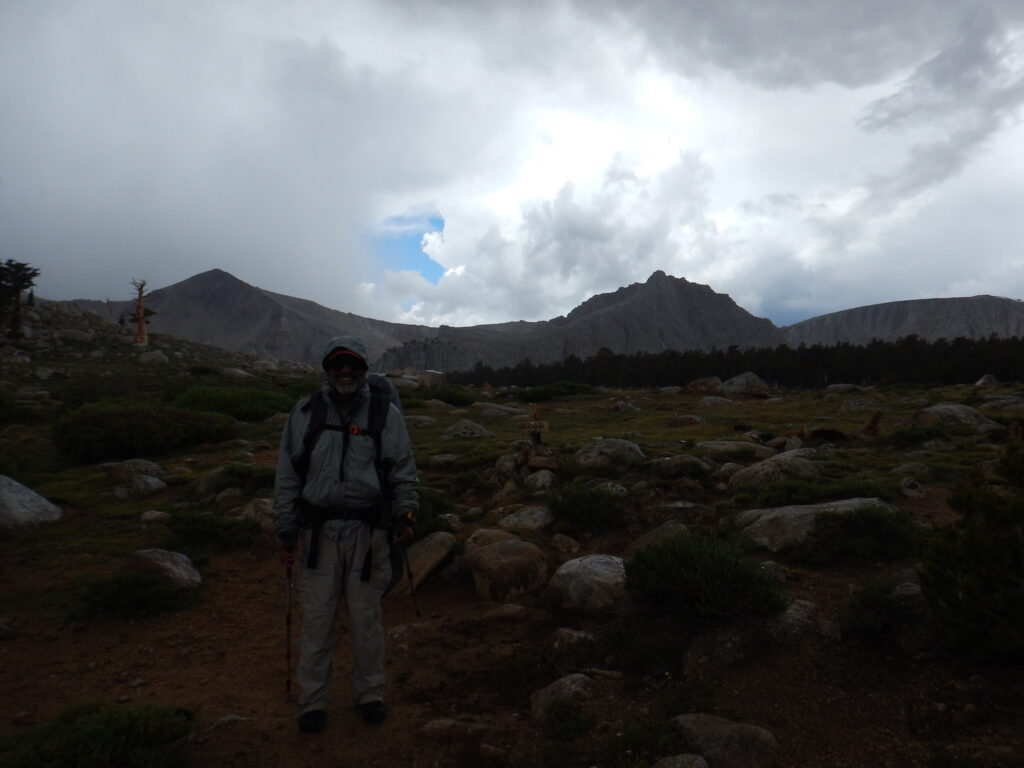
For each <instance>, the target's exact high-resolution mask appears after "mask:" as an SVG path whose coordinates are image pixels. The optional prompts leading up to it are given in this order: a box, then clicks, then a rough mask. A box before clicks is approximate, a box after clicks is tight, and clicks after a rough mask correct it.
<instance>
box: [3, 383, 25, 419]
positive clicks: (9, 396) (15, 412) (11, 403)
mask: <svg viewBox="0 0 1024 768" xmlns="http://www.w3.org/2000/svg"><path fill="white" fill-rule="evenodd" d="M23 415H24V414H23V412H22V409H21V408H20V407H19V406H18V401H17V400H16V399H15V397H14V393H13V392H8V391H7V390H5V389H0V425H4V424H14V423H15V422H17V421H20V420H21V418H22V416H23Z"/></svg>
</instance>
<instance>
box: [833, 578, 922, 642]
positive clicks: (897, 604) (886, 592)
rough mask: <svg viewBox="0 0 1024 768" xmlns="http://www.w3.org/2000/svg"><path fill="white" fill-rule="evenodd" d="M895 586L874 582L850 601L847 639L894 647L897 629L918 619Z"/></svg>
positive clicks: (846, 616)
mask: <svg viewBox="0 0 1024 768" xmlns="http://www.w3.org/2000/svg"><path fill="white" fill-rule="evenodd" d="M893 586H894V585H893V584H890V583H888V582H884V581H872V582H869V583H867V584H865V585H863V586H862V587H861V588H860V589H859V590H857V591H856V592H855V593H854V594H853V596H852V597H851V598H850V602H849V603H848V604H847V605H846V607H845V609H844V610H843V614H842V619H841V623H842V628H843V636H844V637H856V638H860V639H861V640H865V641H867V642H869V643H874V644H877V645H882V646H889V645H891V644H892V642H893V640H894V638H895V633H896V630H897V628H898V627H899V626H900V625H901V624H904V623H906V622H908V621H910V620H911V619H914V618H915V617H914V616H912V615H911V613H910V612H909V609H908V607H907V603H906V602H905V601H903V600H900V599H899V598H898V597H896V596H895V595H893V592H892V590H893Z"/></svg>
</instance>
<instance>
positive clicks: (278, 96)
mask: <svg viewBox="0 0 1024 768" xmlns="http://www.w3.org/2000/svg"><path fill="white" fill-rule="evenodd" d="M1022 102H1024V6H1021V4H1020V3H1017V2H1013V1H1012V0H1005V2H1000V1H997V0H993V1H992V2H946V1H945V0H907V2H902V3H890V2H874V1H871V2H864V3H852V4H851V3H846V2H842V1H841V0H814V1H813V2H807V3H801V4H799V7H797V6H795V5H794V4H793V3H790V2H784V1H783V0H768V1H766V2H762V3H758V4H756V5H751V4H750V3H746V2H738V1H733V0H723V1H721V2H715V3H676V2H670V1H669V0H647V1H646V2H643V1H641V2H629V3H625V2H616V1H615V0H594V2H586V3H584V2H582V0H580V1H579V2H575V3H574V2H567V1H557V0H556V1H552V2H540V1H539V0H534V1H531V2H524V3H516V4H507V3H502V4H486V3H479V4H468V3H452V2H443V1H442V0H437V1H436V2H423V3H416V4H409V3H400V2H369V1H368V0H366V1H365V2H364V1H360V0H352V1H351V2H346V3H330V2H313V1H312V0H308V1H306V2H301V1H300V2H296V3H292V4H288V5H287V6H285V5H282V4H279V3H272V2H269V1H267V2H217V3H208V2H202V3H200V2H190V1H189V0H182V1H181V2H175V3H163V2H155V0H138V1H133V2H129V1H128V0H120V1H116V0H84V1H83V2H70V1H68V2H59V1H55V2H47V3H39V2H34V1H32V0H9V1H8V2H5V3H3V4H0V105H2V109H3V119H2V120H0V258H14V259H17V260H20V261H27V262H30V263H32V264H33V265H34V266H36V267H38V268H40V269H41V275H40V278H39V281H38V285H37V293H39V294H40V295H41V296H46V297H51V298H76V297H82V298H106V297H110V298H125V297H127V296H128V295H129V293H130V290H131V286H130V280H131V279H132V278H141V279H146V280H147V281H148V284H149V285H150V286H151V287H160V286H163V285H168V284H170V283H173V282H176V281H179V280H182V279H185V278H187V277H189V276H190V275H193V274H196V273H198V272H202V271H205V270H207V269H212V268H215V267H216V268H221V269H225V270H227V271H229V272H231V273H232V274H234V275H236V276H237V277H239V278H241V279H243V280H245V281H247V282H250V283H252V284H255V285H258V286H260V287H262V288H266V289H269V290H272V291H276V292H280V293H286V294H289V295H294V296H299V297H302V298H308V299H312V300H314V301H317V302H319V303H321V304H325V305H327V306H330V307H334V308H338V309H343V310H346V311H350V312H355V313H357V314H361V315H366V316H370V317H376V318H380V319H388V320H396V321H404V322H418V323H425V324H430V325H438V324H441V323H447V324H451V325H461V324H471V323H483V322H503V321H508V320H517V319H528V320H536V319H546V318H550V317H555V316H557V315H560V314H565V313H566V312H568V311H569V310H571V309H572V308H573V307H574V306H576V305H577V304H579V303H580V302H581V301H583V300H584V299H586V298H588V297H589V296H591V295H594V294H595V293H599V292H603V291H609V290H614V289H615V288H617V287H619V286H622V285H626V284H629V283H631V282H637V281H642V280H645V279H646V278H647V276H648V275H650V273H651V272H653V271H654V270H657V269H660V270H663V271H665V272H667V273H669V274H672V275H676V276H680V277H686V278H687V279H689V280H691V281H694V282H701V283H706V284H708V285H710V286H711V287H712V288H714V289H715V290H717V291H720V292H725V293H729V294H730V295H731V296H733V298H734V299H736V300H737V301H738V302H739V303H740V304H741V305H742V306H744V307H745V308H746V309H748V310H750V311H751V312H754V313H755V314H759V315H762V316H767V317H770V318H771V319H772V320H774V321H775V322H776V323H779V324H785V323H789V322H794V321H796V320H800V319H803V318H805V317H809V316H812V315H816V314H822V313H824V312H829V311H835V310H839V309H844V308H847V307H852V306H858V305H863V304H870V303H876V302H881V301H891V300H896V299H905V298H919V297H924V296H954V295H974V294H979V293H991V294H996V295H1004V296H1005V295H1009V296H1021V295H1022V294H1024V276H1022V275H1024V273H1022V270H1021V269H1020V267H1021V266H1022V265H1024V246H1022V245H1021V243H1024V216H1020V214H1019V208H1020V201H1021V200H1022V199H1024V181H1022V180H1021V174H1020V173H1019V169H1020V168H1021V167H1024V129H1022V128H1021V125H1020V116H1021V105H1022ZM435 217H436V218H440V219H443V222H444V223H443V230H438V231H426V232H424V237H423V259H426V258H429V259H431V260H433V261H434V262H436V263H437V264H439V265H441V267H442V268H443V269H444V274H443V275H442V276H441V277H440V279H438V280H437V281H436V282H432V281H431V280H428V279H426V278H425V277H424V276H423V275H422V274H420V273H419V272H418V271H416V269H415V268H414V267H410V268H409V269H406V270H398V271H395V270H394V269H393V268H392V267H388V266H385V265H384V264H383V263H382V262H381V261H380V259H379V258H378V257H377V255H376V251H375V248H374V237H375V233H380V232H382V231H385V230H386V229H387V227H388V226H389V222H394V221H397V220H422V221H429V220H431V219H433V218H435Z"/></svg>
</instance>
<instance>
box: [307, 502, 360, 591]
mask: <svg viewBox="0 0 1024 768" xmlns="http://www.w3.org/2000/svg"><path fill="white" fill-rule="evenodd" d="M299 520H300V521H301V523H300V524H301V525H302V526H303V527H307V526H308V527H309V529H310V536H309V553H308V554H307V557H306V567H307V568H316V566H317V562H318V561H319V556H320V532H321V530H322V529H323V525H324V523H325V522H327V521H328V520H359V521H361V522H363V523H366V524H367V525H369V526H370V527H371V528H373V527H379V522H380V505H379V504H374V505H370V506H368V507H362V508H359V509H353V508H342V507H318V506H316V505H315V504H310V503H309V502H308V501H305V500H302V501H300V502H299ZM367 579H369V575H367V578H366V579H364V581H366V580H367Z"/></svg>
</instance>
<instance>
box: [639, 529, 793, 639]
mask: <svg viewBox="0 0 1024 768" xmlns="http://www.w3.org/2000/svg"><path fill="white" fill-rule="evenodd" d="M626 589H627V591H628V592H629V594H630V595H631V596H632V597H633V599H634V600H635V601H636V603H637V604H638V605H640V606H642V607H643V608H645V609H646V610H649V611H651V612H653V613H658V614H662V615H666V616H672V617H675V618H677V619H680V620H682V621H699V622H707V623H720V622H728V621H731V620H734V619H745V618H750V617H755V616H770V615H773V614H775V613H778V612H779V611H781V610H782V609H783V608H785V607H786V603H787V601H786V598H785V596H784V595H783V594H782V592H781V591H780V589H779V587H778V585H777V584H776V583H775V582H774V581H772V579H771V578H770V577H769V576H768V575H767V574H766V573H765V572H764V571H763V570H762V569H761V568H760V567H759V566H758V564H757V563H755V562H753V561H751V560H748V559H746V558H744V557H743V555H742V553H741V551H740V549H739V547H738V546H737V545H736V544H734V543H733V542H731V541H727V540H724V539H719V538H716V537H714V536H707V535H705V536H698V535H690V534H680V535H678V536H673V537H671V538H668V539H664V540H663V541H659V542H656V543H654V544H651V545H650V546H648V547H644V548H643V549H641V550H639V551H638V552H637V553H636V554H635V555H634V556H633V558H632V559H631V560H629V561H627V562H626Z"/></svg>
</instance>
